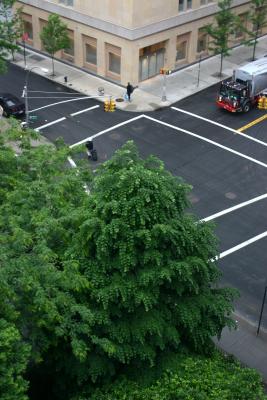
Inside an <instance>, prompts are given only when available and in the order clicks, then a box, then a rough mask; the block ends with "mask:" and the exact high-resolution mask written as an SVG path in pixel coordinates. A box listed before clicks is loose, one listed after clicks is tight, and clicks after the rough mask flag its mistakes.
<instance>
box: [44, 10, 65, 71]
mask: <svg viewBox="0 0 267 400" xmlns="http://www.w3.org/2000/svg"><path fill="white" fill-rule="evenodd" d="M40 38H41V41H42V43H43V46H44V49H45V50H46V51H47V52H48V53H49V54H50V56H51V59H52V75H55V66H54V58H55V53H56V52H57V51H59V50H63V49H67V48H69V47H70V39H69V36H68V28H67V25H66V24H65V23H64V22H62V21H61V19H60V17H59V16H58V15H57V14H51V15H49V17H48V22H47V24H46V25H45V26H44V27H43V30H42V32H41V33H40Z"/></svg>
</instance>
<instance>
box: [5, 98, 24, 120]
mask: <svg viewBox="0 0 267 400" xmlns="http://www.w3.org/2000/svg"><path fill="white" fill-rule="evenodd" d="M0 106H2V107H3V110H4V112H3V115H4V116H5V117H10V116H11V115H12V116H14V117H18V116H20V115H24V114H25V104H24V103H23V102H22V101H21V100H20V99H18V98H17V97H16V96H14V95H13V94H10V93H3V94H1V93H0Z"/></svg>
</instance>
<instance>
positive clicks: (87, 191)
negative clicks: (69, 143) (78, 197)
mask: <svg viewBox="0 0 267 400" xmlns="http://www.w3.org/2000/svg"><path fill="white" fill-rule="evenodd" d="M68 162H69V163H70V165H71V166H72V168H77V174H78V173H79V170H78V167H77V164H76V163H75V161H74V160H73V159H72V158H71V157H68ZM83 188H84V190H85V192H86V193H87V194H88V195H89V194H90V189H89V187H88V186H87V185H86V184H84V185H83Z"/></svg>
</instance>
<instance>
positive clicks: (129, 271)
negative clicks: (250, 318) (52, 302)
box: [70, 143, 234, 379]
mask: <svg viewBox="0 0 267 400" xmlns="http://www.w3.org/2000/svg"><path fill="white" fill-rule="evenodd" d="M189 189H190V187H189V186H188V185H185V184H184V183H182V181H181V180H179V179H177V178H175V177H173V176H171V174H169V173H168V172H167V171H166V170H165V169H164V166H163V164H162V162H160V161H159V160H158V159H156V158H154V157H150V158H148V159H147V160H145V161H143V160H142V159H141V158H140V157H139V155H138V153H137V149H136V147H135V146H134V145H133V143H128V144H127V145H125V146H124V147H123V148H122V149H121V150H120V151H118V152H117V153H116V154H115V155H114V156H113V158H112V159H111V160H110V161H107V162H106V163H105V164H104V165H103V166H102V167H101V168H100V170H99V172H98V174H97V176H96V178H95V179H94V184H93V187H92V192H91V195H90V197H89V199H88V206H87V210H82V211H81V212H79V214H80V216H81V217H82V218H80V219H78V220H77V221H75V224H76V229H77V231H78V229H79V233H77V236H76V237H75V241H76V243H74V247H73V250H72V251H71V254H70V256H72V257H75V258H76V260H78V262H79V265H80V268H81V270H82V271H83V273H84V275H85V276H86V277H87V278H88V280H89V281H90V283H91V287H90V292H89V293H88V296H89V297H88V299H89V301H90V307H91V309H93V310H94V312H95V318H96V319H95V321H94V329H93V331H92V335H91V345H90V348H89V349H87V350H86V352H87V355H86V357H85V359H86V360H87V362H88V366H87V368H88V371H90V374H91V376H92V378H94V379H96V378H97V377H98V376H101V375H102V374H105V373H106V374H110V371H113V372H115V371H116V370H117V369H118V367H119V368H120V366H122V365H130V366H132V367H133V368H134V367H138V368H140V367H141V366H144V367H149V366H150V367H151V366H153V365H155V364H156V363H157V361H158V357H159V356H160V355H161V354H162V353H164V352H179V351H180V350H181V348H182V346H188V347H189V348H191V349H194V350H196V351H199V352H205V351H208V350H209V349H210V348H211V347H212V342H211V337H212V336H215V335H218V336H219V335H220V333H221V330H222V328H223V327H224V326H225V325H229V326H232V325H233V322H232V320H231V319H230V317H229V315H230V312H231V310H232V305H231V301H232V299H233V296H234V292H233V291H232V290H230V289H219V288H218V287H216V282H217V280H218V278H219V276H220V273H219V271H218V269H217V267H216V265H215V263H214V262H212V261H211V259H212V258H214V256H215V255H216V240H215V237H214V235H213V233H212V230H211V228H210V226H209V225H208V224H203V223H196V221H195V219H194V218H193V217H192V216H190V215H188V214H186V213H185V208H186V207H187V206H188V202H187V199H186V195H187V193H188V191H189ZM75 254H76V255H75ZM87 346H88V344H87ZM84 348H86V347H84ZM124 368H125V367H124Z"/></svg>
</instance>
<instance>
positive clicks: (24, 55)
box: [23, 40, 26, 68]
mask: <svg viewBox="0 0 267 400" xmlns="http://www.w3.org/2000/svg"><path fill="white" fill-rule="evenodd" d="M23 57H24V67H25V68H26V47H25V40H23Z"/></svg>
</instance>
